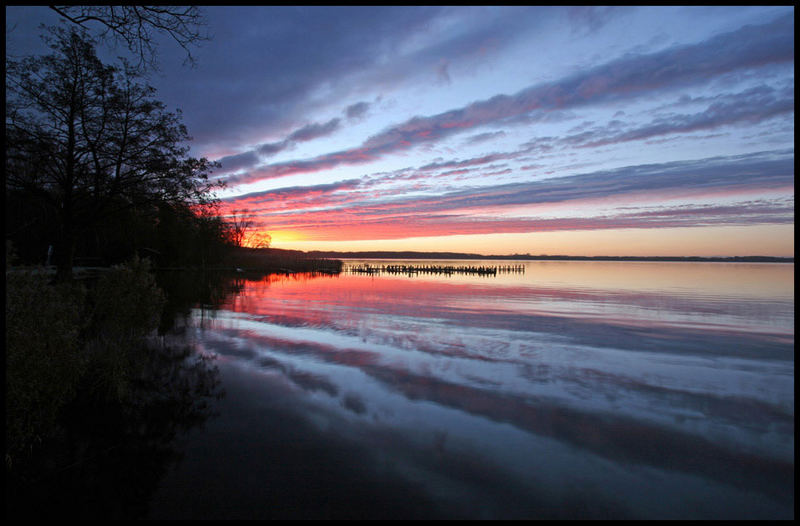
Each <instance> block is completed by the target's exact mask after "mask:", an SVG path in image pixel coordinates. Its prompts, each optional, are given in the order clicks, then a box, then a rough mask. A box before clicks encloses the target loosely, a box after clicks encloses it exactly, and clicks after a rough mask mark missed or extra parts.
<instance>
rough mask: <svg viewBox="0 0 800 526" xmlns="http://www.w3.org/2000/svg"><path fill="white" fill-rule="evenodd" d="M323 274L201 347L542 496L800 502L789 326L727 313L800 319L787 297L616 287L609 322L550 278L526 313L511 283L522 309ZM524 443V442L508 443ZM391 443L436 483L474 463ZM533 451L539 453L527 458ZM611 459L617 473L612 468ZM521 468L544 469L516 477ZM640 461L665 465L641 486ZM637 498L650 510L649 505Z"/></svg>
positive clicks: (459, 293)
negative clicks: (557, 304)
mask: <svg viewBox="0 0 800 526" xmlns="http://www.w3.org/2000/svg"><path fill="white" fill-rule="evenodd" d="M278 283H280V285H278V286H276V285H277V284H278ZM320 283H321V282H319V281H314V282H313V283H312V282H307V283H306V282H302V281H300V280H295V281H293V282H272V283H271V284H270V285H271V286H270V287H269V290H266V289H259V288H258V286H256V287H255V290H249V289H248V290H246V291H245V295H244V298H245V299H246V301H242V302H239V303H237V309H236V310H237V311H239V312H236V313H234V312H230V311H226V310H221V311H219V312H218V313H217V318H216V320H215V323H214V324H213V326H209V327H207V328H206V329H205V332H204V333H203V334H202V339H203V342H204V345H205V346H206V347H207V348H209V349H212V350H214V351H215V352H217V353H218V354H220V355H221V356H223V357H230V358H233V359H234V360H235V363H236V364H237V366H239V367H242V368H244V370H247V368H250V367H257V368H259V367H260V368H264V367H266V368H268V369H269V370H270V371H273V372H279V373H280V374H281V375H282V377H283V378H285V379H286V380H288V381H289V382H290V383H291V384H292V385H294V386H296V388H297V395H298V396H303V397H305V398H306V399H307V401H309V403H313V404H315V407H318V408H319V411H321V412H317V413H316V414H317V417H319V416H320V415H323V414H328V415H330V416H331V417H333V415H338V416H336V418H340V419H343V421H346V422H352V423H354V424H355V423H356V422H358V423H359V424H358V425H360V426H362V427H361V428H359V429H361V431H363V432H364V433H367V434H369V433H375V434H376V436H383V437H387V436H389V437H391V438H390V439H388V440H390V442H392V443H394V442H397V441H401V439H402V437H419V438H418V439H419V440H421V442H419V443H418V445H417V446H415V447H418V448H422V449H421V451H425V452H427V454H430V455H432V457H431V458H439V459H450V460H452V459H453V458H454V457H453V455H456V456H458V454H457V453H458V452H459V451H461V452H463V451H472V452H473V453H472V454H473V455H477V457H476V458H480V459H481V462H484V463H489V464H493V465H494V466H495V467H494V469H496V470H497V471H496V472H495V475H497V476H502V474H503V473H506V474H510V473H512V472H513V473H515V475H514V480H516V482H515V484H518V485H517V486H514V487H508V484H506V487H507V490H508V491H518V490H519V488H520V487H525V486H526V485H532V487H534V488H535V489H536V491H537V492H539V493H540V494H541V492H542V491H543V489H542V488H543V486H545V485H548V484H551V483H552V477H556V478H557V479H558V480H561V481H562V482H564V483H565V484H567V485H570V484H572V485H573V486H575V485H576V484H577V485H578V486H580V484H583V483H586V484H588V486H586V487H589V488H594V489H591V490H586V491H588V492H589V493H591V494H593V495H595V496H594V497H592V498H594V499H600V500H598V501H597V502H595V504H597V505H598V506H599V505H601V504H602V505H611V503H613V502H615V500H614V499H615V497H613V496H612V494H613V493H614V492H615V491H616V492H623V494H624V491H630V488H631V487H649V488H650V489H651V490H652V491H654V492H664V491H667V492H671V496H670V495H665V496H664V497H663V499H662V501H663V502H659V503H654V502H649V504H648V505H649V506H651V507H653V506H654V507H656V508H657V507H664V506H669V505H670V504H669V503H670V502H672V503H673V504H674V503H675V502H679V501H680V500H681V499H682V498H690V497H689V496H690V493H689V490H690V489H692V491H701V492H702V491H705V492H706V493H708V492H709V491H710V492H711V493H715V492H716V493H717V494H718V499H719V500H718V501H717V502H722V501H723V500H730V501H735V502H737V503H738V505H739V506H740V508H741V510H746V509H748V508H747V507H748V506H756V504H754V502H755V500H757V499H755V497H754V496H753V495H761V497H759V498H766V499H767V500H766V501H765V502H767V503H769V502H772V501H771V500H770V499H773V500H776V501H783V502H785V501H786V500H787V499H791V494H792V493H793V491H792V492H788V491H789V490H791V489H792V488H793V483H792V480H793V472H794V465H793V437H794V428H793V414H794V398H793V373H794V366H793V331H792V332H791V333H789V334H787V333H786V332H785V331H783V330H778V331H773V330H772V329H771V328H770V327H769V326H768V327H766V328H764V329H763V330H762V331H753V330H750V328H749V327H748V326H745V327H736V326H735V324H733V323H732V322H731V320H732V319H734V318H735V317H736V316H741V317H744V318H748V319H750V321H751V322H753V323H752V324H753V325H756V324H758V323H759V320H761V319H763V320H768V319H769V318H770V316H772V315H773V314H775V313H777V315H778V317H779V318H780V317H781V316H783V317H784V318H793V306H792V305H789V306H787V305H786V304H785V303H783V302H780V301H775V302H770V301H769V300H766V299H764V300H758V301H757V300H753V299H752V298H750V299H744V298H743V299H742V301H741V303H739V304H735V305H734V304H731V305H729V304H728V303H727V302H726V301H724V299H720V298H719V297H718V298H715V299H714V300H713V301H707V300H706V299H702V298H692V297H685V298H684V297H677V298H675V297H669V296H668V295H665V296H663V297H658V296H657V295H653V294H644V293H636V294H623V293H619V292H617V293H612V294H610V295H609V299H608V303H609V304H610V305H611V306H612V307H614V306H615V305H616V306H617V307H618V308H617V307H614V308H617V312H618V313H619V312H631V313H633V316H631V317H629V318H627V319H626V318H624V317H621V319H619V320H617V319H615V318H613V319H611V320H609V319H608V318H607V317H587V316H585V313H584V312H583V311H582V307H583V306H584V305H587V306H588V307H592V302H594V301H595V300H596V299H597V298H598V294H597V293H596V291H592V292H591V293H587V292H586V291H575V290H568V289H567V290H565V291H562V292H561V293H559V292H558V291H555V292H554V291H552V290H550V291H542V290H541V289H537V293H538V294H540V295H539V296H536V295H534V297H533V299H532V300H531V302H539V303H538V304H537V309H535V310H531V309H530V307H529V306H526V305H525V301H524V297H523V296H522V295H520V293H519V292H518V291H515V290H513V289H510V288H509V289H507V290H506V291H505V292H506V293H508V295H509V297H510V298H511V299H512V301H511V302H510V305H511V307H510V308H505V309H503V308H502V307H503V303H502V301H501V299H502V294H500V292H499V291H497V290H495V291H494V296H493V297H492V298H491V299H493V300H495V302H494V303H492V308H491V309H490V308H486V307H485V306H484V308H483V309H481V308H480V307H481V298H480V297H479V296H476V292H477V291H479V290H480V289H476V288H474V287H469V286H461V285H454V284H444V285H441V284H439V285H430V284H420V287H423V288H424V287H428V289H427V290H425V291H421V290H416V289H415V288H414V285H413V284H409V283H408V282H405V283H403V285H402V286H395V284H392V283H387V282H386V281H385V280H375V281H373V282H371V283H370V284H369V285H368V286H365V285H366V283H365V282H363V281H360V282H359V281H355V280H348V279H346V278H337V279H332V280H325V281H324V282H322V284H320ZM528 290H530V289H528ZM392 294H394V295H395V296H394V297H393V296H392ZM541 295H546V296H548V297H550V298H553V297H558V298H559V300H560V301H561V302H562V305H571V306H572V309H573V310H572V312H570V310H569V309H563V308H560V309H558V312H555V313H554V312H547V311H546V310H545V311H543V310H542V309H543V307H545V306H547V305H553V303H547V302H546V301H541ZM387 297H393V298H394V299H396V301H394V300H392V301H391V302H390V303H388V304H387V303H386V298H387ZM423 300H424V301H423ZM515 301H516V302H515ZM466 305H469V307H467V306H466ZM626 309H627V310H626ZM647 309H650V310H652V312H654V313H656V315H657V316H656V317H658V315H659V313H661V312H663V311H671V312H672V313H673V314H671V315H669V317H670V319H671V320H672V322H671V323H670V324H649V323H647V320H648V317H647V316H643V315H642V312H643V311H646V310H647ZM786 309H790V312H786ZM748 312H758V313H759V316H761V318H759V317H758V316H756V317H748V314H747V313H748ZM554 314H555V315H554ZM731 314H733V318H731V317H728V318H726V316H728V315H731ZM780 323H782V322H780ZM780 323H779V324H778V325H780ZM765 325H769V324H768V323H765ZM363 426H367V427H363ZM359 433H360V432H359ZM387 433H388V435H387ZM422 437H424V438H422ZM443 437H446V438H443ZM490 437H491V439H490ZM409 440H412V442H414V440H417V439H413V438H409ZM515 441H516V442H515ZM512 442H513V443H517V444H518V449H517V450H514V451H511V450H509V444H511V443H512ZM381 443H382V444H384V446H385V447H388V446H386V442H385V440H384V441H383V442H381ZM414 443H417V442H414ZM365 447H374V444H372V445H370V444H366V445H365ZM391 447H393V448H399V446H397V445H396V444H395V445H393V446H391ZM392 454H393V455H401V454H402V455H410V456H411V457H413V458H410V459H407V464H408V465H412V464H413V465H414V466H416V467H414V468H413V469H411V468H408V465H407V466H406V467H407V468H408V469H411V471H409V473H412V472H414V473H417V474H418V473H419V472H420V471H419V470H422V471H423V472H429V471H431V470H432V471H433V472H434V474H433V475H431V477H432V478H436V477H445V478H447V477H448V476H449V475H448V473H450V475H452V473H454V472H456V471H458V470H459V469H461V470H463V469H466V468H464V466H465V463H464V460H463V458H461V460H460V461H459V462H454V463H453V464H452V465H451V466H450V467H449V468H447V469H450V470H452V471H451V472H447V470H445V468H444V467H442V466H436V465H432V464H431V462H432V460H431V458H428V457H427V456H426V454H423V457H424V458H418V455H417V454H416V453H413V448H412V450H411V452H409V451H408V450H403V451H402V452H399V451H393V453H392ZM531 455H533V456H538V457H542V459H541V460H540V461H539V463H535V464H533V465H530V456H531ZM462 457H463V455H462ZM556 459H558V460H556ZM608 463H610V465H611V466H613V470H614V471H615V472H616V474H615V477H616V478H614V479H612V480H608V475H607V473H608V467H606V468H601V466H602V465H604V464H608ZM456 464H458V466H460V467H458V468H457V467H456ZM523 465H524V466H527V467H528V468H529V470H532V471H536V473H537V475H534V474H532V473H531V472H530V471H529V472H525V473H523V472H521V471H520V469H521V468H520V466H523ZM544 465H549V466H550V467H549V468H545V467H543V466H544ZM630 466H640V467H642V468H646V469H648V470H657V472H658V473H659V475H658V477H656V478H655V479H653V478H646V480H643V479H642V478H641V477H642V476H643V475H642V474H641V472H639V473H638V474H637V473H636V472H630V471H629V469H630ZM415 470H416V471H415ZM564 470H567V473H569V470H573V471H574V473H575V474H576V475H569V474H565V473H564ZM526 473H527V474H526ZM544 473H548V475H547V476H545V475H544ZM557 473H560V474H558V475H557ZM462 475H463V476H464V477H466V479H470V477H468V476H466V475H464V474H463V473H462ZM495 475H492V476H495ZM409 476H410V477H412V478H413V477H414V476H417V475H413V473H412V474H410V475H409ZM470 476H471V475H470ZM487 476H488V475H487ZM575 476H580V477H581V478H580V480H582V481H583V482H580V483H579V480H578V479H575V478H573V477H575ZM687 477H688V478H689V479H696V480H701V481H705V482H703V484H704V485H706V486H709V485H710V486H709V487H711V488H712V489H711V490H709V489H708V487H706V488H705V489H702V488H698V486H697V482H696V481H695V482H692V483H688V482H687V480H686V478H687ZM422 478H423V479H424V477H422ZM456 478H457V477H456ZM450 482H451V483H452V478H451V479H450ZM471 483H473V484H478V482H476V481H475V480H472V482H471ZM519 484H521V485H522V486H519ZM575 487H577V486H575ZM581 487H583V486H581ZM625 488H627V489H625ZM724 488H728V489H724ZM554 491H555V492H556V493H558V491H556V490H554ZM753 492H755V493H753ZM787 492H788V493H787ZM601 494H602V495H604V497H602V499H601V497H599V496H598V495H601ZM732 495H735V497H732ZM747 495H750V496H747ZM562 497H563V495H562ZM559 498H561V497H559ZM604 499H605V500H604ZM637 499H638V500H637V502H638V503H639V504H641V505H642V506H644V504H643V503H644V502H645V500H647V499H644V498H642V497H637ZM545 500H546V499H545ZM601 501H602V502H601ZM636 505H637V504H636V503H626V506H631V507H632V508H635V507H636ZM768 505H769V504H764V506H768ZM704 506H706V507H707V508H708V509H712V508H714V506H716V504H714V502H709V503H706V504H704ZM642 509H645V508H642ZM671 513H674V512H667V511H664V513H662V514H661V515H662V516H671V515H670V514H671Z"/></svg>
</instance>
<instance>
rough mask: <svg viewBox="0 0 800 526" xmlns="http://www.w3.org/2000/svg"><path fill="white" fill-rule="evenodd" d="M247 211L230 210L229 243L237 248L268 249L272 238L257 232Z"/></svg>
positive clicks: (264, 233) (251, 216)
mask: <svg viewBox="0 0 800 526" xmlns="http://www.w3.org/2000/svg"><path fill="white" fill-rule="evenodd" d="M254 227H255V222H254V221H253V215H252V214H251V213H250V211H249V210H247V209H244V210H232V211H231V214H230V215H229V216H228V228H229V231H230V238H231V242H232V243H233V245H234V246H237V247H249V248H268V247H269V245H270V243H271V242H272V236H270V235H269V234H267V233H266V232H263V231H260V230H257V229H256V228H254Z"/></svg>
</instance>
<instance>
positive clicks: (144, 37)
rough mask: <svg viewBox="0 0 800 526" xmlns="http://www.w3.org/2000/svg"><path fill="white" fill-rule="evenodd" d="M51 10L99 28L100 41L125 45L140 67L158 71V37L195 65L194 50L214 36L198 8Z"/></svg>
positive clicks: (69, 7) (81, 7)
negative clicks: (171, 43) (164, 37)
mask: <svg viewBox="0 0 800 526" xmlns="http://www.w3.org/2000/svg"><path fill="white" fill-rule="evenodd" d="M49 7H50V9H52V10H53V11H55V12H56V13H58V14H59V15H60V16H61V17H63V18H64V19H65V20H67V21H68V22H72V23H73V24H77V25H79V26H81V27H82V28H85V29H88V28H90V27H96V28H99V34H98V36H99V38H101V39H102V40H105V41H107V40H111V41H112V42H113V43H122V44H123V45H125V46H126V47H127V48H128V50H129V51H130V52H131V53H133V55H134V56H136V57H138V63H137V66H139V67H143V68H147V67H149V68H153V69H157V62H158V61H157V49H156V48H157V45H156V38H155V37H156V36H157V34H162V35H167V36H168V37H170V38H171V39H172V40H173V41H174V42H176V43H177V44H178V45H179V46H180V47H181V48H182V49H183V50H184V51H185V52H186V61H187V62H188V63H190V64H192V65H193V64H194V63H195V60H194V57H193V56H192V49H191V48H192V47H193V46H195V45H198V44H199V43H200V42H201V41H203V40H208V39H209V38H210V37H209V36H208V35H206V34H204V33H203V28H204V27H205V25H206V21H205V17H204V16H203V13H202V11H201V10H200V9H199V8H198V7H197V6H146V5H117V6H113V5H110V6H108V5H51V6H49Z"/></svg>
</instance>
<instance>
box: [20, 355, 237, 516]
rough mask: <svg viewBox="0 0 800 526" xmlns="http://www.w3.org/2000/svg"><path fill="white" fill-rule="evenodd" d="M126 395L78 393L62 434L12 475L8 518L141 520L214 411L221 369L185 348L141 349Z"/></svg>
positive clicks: (69, 409) (64, 421) (63, 424)
mask: <svg viewBox="0 0 800 526" xmlns="http://www.w3.org/2000/svg"><path fill="white" fill-rule="evenodd" d="M132 374H134V376H133V378H132V382H131V389H130V390H129V391H128V392H127V393H126V395H125V396H124V397H123V398H98V397H96V396H91V395H85V396H84V395H81V394H79V396H78V398H77V399H76V400H74V401H73V402H71V403H70V404H69V405H68V406H67V408H66V409H65V411H64V414H63V416H62V419H61V425H62V429H61V432H60V434H59V436H57V437H55V438H54V439H51V440H49V441H47V442H45V443H44V444H42V446H41V448H40V451H38V453H37V455H36V457H33V458H31V459H29V461H28V463H27V464H26V465H24V466H15V468H16V469H15V471H14V472H13V473H11V472H7V480H6V482H7V492H6V497H7V501H6V502H7V508H6V510H7V511H6V516H7V518H24V519H55V518H59V519H60V518H63V517H69V518H71V519H141V518H145V517H146V516H147V514H148V512H149V510H148V506H149V500H150V498H151V497H152V495H153V494H154V493H155V492H156V490H157V487H158V484H159V482H160V480H161V479H162V477H163V476H164V474H165V473H167V471H168V470H169V468H170V467H171V466H173V465H175V464H176V463H177V462H179V461H180V459H181V444H180V439H181V437H182V436H183V434H184V433H186V432H187V431H188V430H190V429H193V428H197V427H200V426H202V425H203V424H204V423H205V422H206V421H207V420H208V419H209V418H210V417H212V416H213V415H214V408H213V405H212V404H211V402H213V401H214V400H219V399H220V398H221V397H222V396H223V394H224V392H223V390H222V389H221V386H220V382H219V376H218V370H217V369H216V367H215V366H214V364H213V360H211V358H209V357H203V356H198V355H197V354H195V352H194V349H193V348H191V347H188V346H186V345H180V344H175V343H174V342H172V343H165V342H163V341H162V344H161V345H159V344H157V343H155V342H151V345H149V346H148V347H146V348H143V349H141V351H140V353H139V359H138V368H137V370H136V371H135V373H134V372H132Z"/></svg>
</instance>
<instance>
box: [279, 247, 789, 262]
mask: <svg viewBox="0 0 800 526" xmlns="http://www.w3.org/2000/svg"><path fill="white" fill-rule="evenodd" d="M267 250H269V251H275V252H276V253H286V254H287V255H288V254H297V255H300V254H305V256H306V257H311V258H332V259H474V260H500V259H504V260H520V261H686V262H714V263H794V257H775V256H731V257H700V256H559V255H555V256H550V255H530V254H509V255H490V256H484V255H481V254H467V253H461V252H411V251H406V252H388V251H366V252H330V251H320V250H312V251H308V252H302V251H299V250H284V249H277V248H271V249H267Z"/></svg>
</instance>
